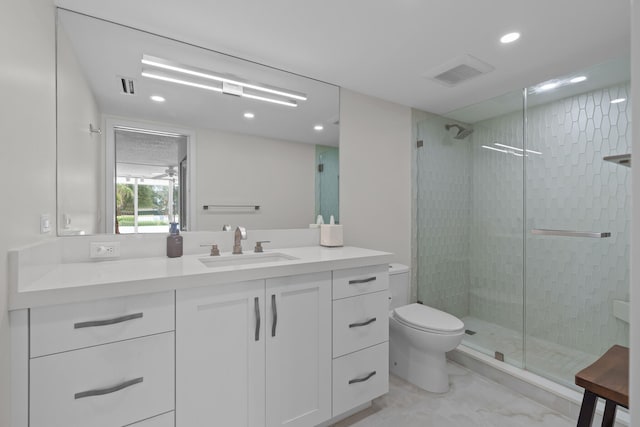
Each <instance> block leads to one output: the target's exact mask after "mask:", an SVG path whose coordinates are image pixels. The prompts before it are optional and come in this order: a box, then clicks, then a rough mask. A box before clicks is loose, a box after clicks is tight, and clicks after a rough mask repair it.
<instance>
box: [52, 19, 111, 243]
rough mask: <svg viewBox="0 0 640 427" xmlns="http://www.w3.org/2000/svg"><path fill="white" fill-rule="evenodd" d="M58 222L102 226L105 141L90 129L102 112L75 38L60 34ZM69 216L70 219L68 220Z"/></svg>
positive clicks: (95, 229) (92, 228)
mask: <svg viewBox="0 0 640 427" xmlns="http://www.w3.org/2000/svg"><path fill="white" fill-rule="evenodd" d="M57 65H58V88H57V91H58V140H59V141H61V144H60V149H59V150H58V165H59V170H58V188H60V189H62V191H60V192H59V193H58V202H59V203H58V209H59V214H58V223H59V224H60V227H61V229H62V230H63V232H73V231H78V230H82V231H84V232H85V233H87V234H96V233H100V232H103V230H104V224H103V221H101V220H103V219H104V218H102V215H101V212H103V210H104V208H103V204H104V184H103V183H102V180H101V179H100V177H101V176H102V175H103V174H101V173H99V172H100V171H101V170H102V169H103V168H104V161H103V156H104V148H103V147H104V141H103V138H102V136H101V135H99V134H96V133H91V132H89V124H90V123H91V124H92V125H93V127H95V128H100V127H101V126H102V123H101V121H102V120H101V115H100V110H99V109H98V105H97V103H96V100H95V97H94V96H93V92H92V91H91V88H90V87H89V82H88V81H87V79H86V77H85V73H84V71H83V70H82V68H81V66H80V64H79V63H78V60H77V58H76V57H75V55H74V52H73V48H72V46H71V41H70V40H69V37H67V35H66V33H65V32H64V31H62V32H61V33H60V34H59V35H58V64H57ZM65 218H68V219H69V221H70V223H69V224H67V223H65Z"/></svg>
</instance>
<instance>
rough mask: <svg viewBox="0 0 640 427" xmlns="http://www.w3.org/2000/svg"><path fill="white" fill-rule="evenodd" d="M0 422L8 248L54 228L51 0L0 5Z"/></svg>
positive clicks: (6, 412)
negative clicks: (42, 222) (43, 225)
mask: <svg viewBox="0 0 640 427" xmlns="http://www.w3.org/2000/svg"><path fill="white" fill-rule="evenodd" d="M0 52H2V56H0V93H1V94H2V102H1V103H0V129H1V130H2V132H0V146H1V147H2V154H0V170H1V171H2V175H1V176H2V182H3V185H2V193H3V194H2V199H0V200H1V202H0V224H2V237H0V426H9V425H10V424H9V417H10V402H11V400H10V389H9V387H10V377H9V374H10V369H9V368H10V360H9V325H8V312H7V249H8V248H12V247H16V246H21V245H24V244H27V243H30V242H33V241H37V240H40V239H42V238H43V236H41V235H40V234H39V216H40V213H49V214H50V215H51V221H52V229H53V230H54V233H55V207H56V204H55V194H56V184H55V176H56V172H55V165H56V144H55V135H56V125H55V69H54V66H55V57H54V54H55V30H54V10H53V6H52V3H51V0H3V2H2V13H0Z"/></svg>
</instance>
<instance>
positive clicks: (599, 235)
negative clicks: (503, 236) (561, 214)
mask: <svg viewBox="0 0 640 427" xmlns="http://www.w3.org/2000/svg"><path fill="white" fill-rule="evenodd" d="M531 234H534V235H537V236H561V237H588V238H591V239H604V238H606V237H611V233H610V232H608V231H604V232H594V231H574V230H547V229H544V228H534V229H533V230H531Z"/></svg>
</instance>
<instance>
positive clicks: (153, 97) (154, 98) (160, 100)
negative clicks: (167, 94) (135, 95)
mask: <svg viewBox="0 0 640 427" xmlns="http://www.w3.org/2000/svg"><path fill="white" fill-rule="evenodd" d="M151 100H152V101H155V102H164V101H165V100H164V97H162V96H160V95H153V96H152V97H151Z"/></svg>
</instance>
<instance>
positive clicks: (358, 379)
mask: <svg viewBox="0 0 640 427" xmlns="http://www.w3.org/2000/svg"><path fill="white" fill-rule="evenodd" d="M375 374H376V371H373V372H371V373H370V374H369V375H367V376H366V377H362V378H355V379H352V380H349V384H355V383H362V382H365V381H367V380H368V379H369V378H371V377H372V376H374V375H375Z"/></svg>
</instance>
